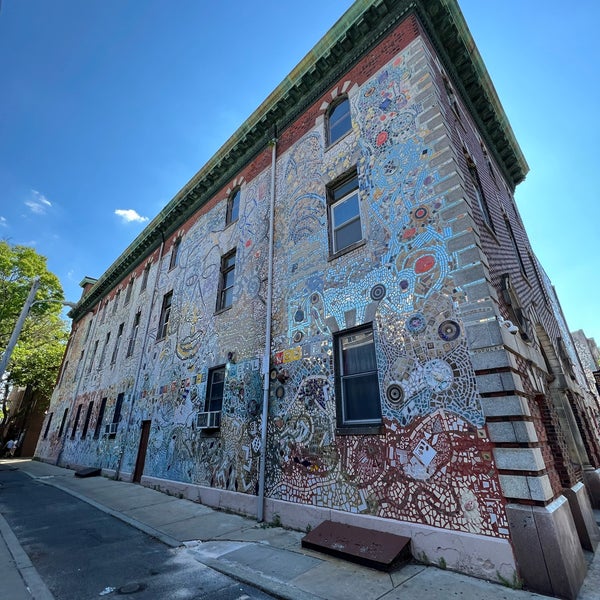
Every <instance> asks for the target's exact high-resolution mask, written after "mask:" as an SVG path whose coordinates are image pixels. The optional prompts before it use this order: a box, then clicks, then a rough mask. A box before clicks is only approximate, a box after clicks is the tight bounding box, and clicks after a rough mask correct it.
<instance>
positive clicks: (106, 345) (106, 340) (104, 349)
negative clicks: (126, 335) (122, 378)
mask: <svg viewBox="0 0 600 600" xmlns="http://www.w3.org/2000/svg"><path fill="white" fill-rule="evenodd" d="M109 343H110V331H107V332H106V338H104V346H102V352H100V360H99V361H98V369H101V368H102V366H103V365H104V361H105V360H106V351H107V349H108V344H109Z"/></svg>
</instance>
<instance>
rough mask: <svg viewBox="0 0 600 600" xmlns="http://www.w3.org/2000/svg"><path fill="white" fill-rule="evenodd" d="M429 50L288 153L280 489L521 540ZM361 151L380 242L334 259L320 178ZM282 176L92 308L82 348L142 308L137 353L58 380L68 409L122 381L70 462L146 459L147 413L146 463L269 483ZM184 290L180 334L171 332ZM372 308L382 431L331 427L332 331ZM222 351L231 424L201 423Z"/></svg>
mask: <svg viewBox="0 0 600 600" xmlns="http://www.w3.org/2000/svg"><path fill="white" fill-rule="evenodd" d="M418 54H422V55H424V50H423V47H422V44H421V42H420V41H418V40H417V41H416V42H413V43H412V44H411V45H410V46H408V47H407V48H406V49H405V50H404V51H403V52H402V53H401V54H399V55H398V57H397V58H396V59H395V60H393V61H391V62H390V63H389V64H388V65H387V66H386V67H385V68H383V69H381V70H380V71H379V72H378V73H377V74H376V75H375V76H373V77H372V78H371V79H370V80H369V81H368V82H366V83H365V84H364V85H362V86H361V87H358V86H355V87H353V88H352V90H353V91H352V93H351V97H350V99H351V106H352V114H353V119H354V122H353V131H352V133H351V134H349V135H347V136H346V137H344V138H343V139H342V140H340V141H338V142H337V143H336V144H335V145H334V146H332V147H331V148H325V146H324V138H323V128H322V126H316V127H315V129H314V130H312V131H310V132H309V133H308V134H306V135H305V136H304V137H303V138H302V139H300V140H299V141H298V142H297V143H296V144H295V145H294V146H293V147H292V148H291V149H290V150H289V151H287V152H286V153H285V154H284V155H282V156H281V157H280V158H279V160H278V164H277V180H276V190H277V206H276V216H275V218H276V222H275V231H276V235H275V257H276V258H275V265H274V273H275V280H274V289H273V294H274V298H273V300H274V303H273V304H274V314H273V338H272V348H271V350H272V364H271V367H272V368H273V369H274V370H273V379H272V381H271V388H270V398H269V401H270V413H269V423H268V446H267V496H268V497H271V498H275V499H280V500H285V501H289V502H295V503H305V504H310V505H315V506H322V507H330V508H333V509H340V510H344V511H350V512H355V513H365V514H371V515H378V516H382V517H387V518H395V519H402V520H406V521H412V522H416V523H426V524H430V525H434V526H438V527H446V528H451V529H455V530H460V531H465V532H473V533H480V534H485V535H492V536H499V537H507V536H508V529H507V522H506V517H505V515H504V509H503V502H502V498H501V493H500V488H499V484H498V481H497V478H496V475H495V467H494V464H493V460H492V454H491V445H490V443H489V441H488V439H487V437H486V432H485V429H484V418H483V414H482V411H481V407H480V404H479V397H478V394H477V390H476V387H475V376H474V373H473V369H472V366H471V363H470V359H469V353H468V348H467V344H466V338H465V331H464V327H463V325H462V323H461V315H460V305H461V302H462V301H463V299H464V293H463V291H461V289H460V288H459V287H457V286H456V285H455V282H454V278H453V273H454V272H455V270H456V269H457V268H458V267H457V264H458V261H457V257H456V256H455V255H454V254H453V253H452V252H450V251H449V250H448V243H449V241H451V239H452V236H453V231H452V227H451V225H450V224H449V223H446V222H444V221H443V220H442V218H441V216H440V213H441V211H442V210H443V209H444V208H446V207H447V206H448V201H447V200H446V197H445V196H444V194H442V193H438V192H436V189H438V187H437V186H438V184H440V183H441V182H442V181H443V179H444V175H443V174H441V173H440V172H439V171H438V170H437V169H436V167H435V166H434V163H435V160H434V159H435V157H436V153H435V151H434V149H433V148H432V147H430V146H429V145H428V144H427V143H426V142H425V139H426V136H427V135H428V133H429V132H428V131H427V129H426V127H425V125H424V124H423V123H422V122H421V117H422V115H423V113H424V107H423V106H422V105H421V104H420V103H419V102H418V101H416V99H415V97H416V96H417V95H418V93H419V91H420V90H421V89H422V88H421V86H422V84H423V81H422V77H423V75H422V72H421V75H419V77H416V76H415V75H414V73H413V72H412V70H411V67H410V66H409V64H414V63H415V62H416V61H415V60H414V59H415V57H416V56H417V55H418ZM353 167H356V168H357V170H358V177H359V185H360V191H361V192H360V193H361V221H362V225H363V232H364V238H365V239H366V243H365V244H364V245H363V246H362V247H359V248H357V249H356V250H354V251H352V252H350V253H348V254H345V255H342V256H340V257H338V258H337V259H334V260H328V255H329V245H328V233H327V231H328V224H327V205H326V197H325V186H326V184H327V183H328V182H329V181H331V180H332V179H334V178H336V177H337V176H339V175H341V174H343V173H344V172H345V171H347V170H349V169H351V168H353ZM269 178H270V173H269V172H268V171H267V172H264V173H262V174H261V175H260V176H258V177H257V178H255V179H254V180H252V181H250V182H242V191H243V193H242V205H241V212H240V219H239V221H238V222H237V223H235V224H234V225H230V226H229V227H225V226H224V223H225V202H221V203H220V204H219V205H218V206H217V207H216V208H214V209H213V210H211V211H210V212H208V213H207V214H204V215H201V216H199V217H198V219H197V221H196V222H195V223H193V224H191V225H190V227H189V228H188V229H187V231H186V232H185V235H183V237H182V242H181V249H180V258H179V263H178V266H177V267H176V268H174V269H171V270H169V268H168V266H169V261H168V255H166V256H165V259H164V260H163V261H162V262H161V263H160V265H159V267H158V268H157V267H156V266H155V267H154V273H155V275H156V277H157V280H156V284H155V283H154V281H151V282H150V283H149V285H148V290H147V291H146V292H144V293H143V294H142V293H141V292H138V291H136V292H135V295H134V300H133V301H132V302H131V303H130V304H129V305H127V306H124V305H123V306H118V307H117V309H116V310H115V313H114V314H113V315H111V316H110V317H109V318H107V319H106V320H105V321H102V322H100V318H98V321H99V322H98V324H97V326H96V327H95V329H94V333H93V335H92V336H91V339H92V341H90V342H88V344H87V346H86V345H85V344H84V343H83V342H82V339H81V338H79V339H78V341H76V343H75V345H74V347H73V349H72V350H71V351H70V352H71V356H75V357H77V355H78V352H79V348H80V347H81V348H83V347H87V351H88V352H89V348H90V344H91V343H92V342H93V340H95V339H98V340H103V339H105V336H106V334H107V332H108V331H113V332H114V330H115V329H116V326H117V325H118V324H119V323H120V322H123V323H125V331H126V332H127V331H129V330H130V328H131V323H132V321H133V318H134V315H135V314H136V312H138V311H139V312H141V315H142V317H141V321H142V323H144V324H145V323H148V334H147V336H146V339H145V340H140V343H138V344H137V345H136V348H135V352H133V353H132V355H131V356H130V357H128V358H122V357H121V358H119V360H118V361H117V364H116V365H115V366H114V367H113V368H111V369H108V368H106V369H96V368H93V369H92V370H91V372H90V373H89V374H85V376H83V377H82V378H81V382H80V383H77V384H75V383H73V384H72V385H69V386H67V387H66V388H64V389H62V390H58V391H57V392H56V393H55V397H54V399H53V406H54V407H55V408H56V412H57V416H56V417H55V418H58V412H60V410H61V407H62V406H63V405H68V404H70V403H71V402H72V399H73V398H75V397H76V398H77V401H76V402H75V406H77V405H78V404H82V405H84V406H86V405H87V403H88V402H89V401H90V400H93V402H94V406H95V407H97V406H98V405H99V403H100V400H101V398H103V397H107V398H108V404H107V412H106V415H107V416H106V417H105V420H104V422H105V423H106V422H109V421H110V419H111V415H112V412H111V411H112V410H114V408H113V407H114V402H115V398H116V396H117V395H118V394H119V393H125V394H126V397H125V402H124V405H123V409H122V417H121V421H120V423H119V430H118V432H117V434H116V435H115V437H114V439H111V438H108V437H106V436H100V438H99V439H97V440H92V439H90V438H89V437H88V438H86V439H85V440H83V439H80V436H76V438H75V439H73V440H70V439H66V443H65V447H64V452H63V457H62V458H63V463H65V462H67V463H68V462H71V463H74V464H86V465H95V466H101V467H104V468H110V469H117V468H118V469H120V470H121V471H122V472H124V473H132V472H133V470H134V467H135V461H136V456H137V449H138V444H139V431H140V426H141V423H142V421H145V420H150V421H151V431H150V440H149V446H148V452H147V458H146V465H145V470H144V473H145V474H146V475H150V476H153V477H159V478H165V479H170V480H176V481H182V482H190V483H197V484H201V485H206V486H212V487H216V488H220V489H227V490H234V491H238V492H242V493H248V494H255V493H256V489H257V472H258V459H259V452H260V412H261V406H260V405H261V401H262V389H261V387H262V381H261V364H260V362H261V361H260V359H259V357H260V356H262V353H263V344H264V323H265V291H266V288H265V284H266V270H267V264H266V260H265V259H266V253H267V207H268V204H269V195H270V190H269ZM232 248H237V256H236V271H235V288H234V289H235V292H234V294H235V295H234V302H233V307H232V308H231V309H230V310H228V311H225V312H223V313H220V314H215V301H216V295H217V284H218V279H219V265H220V258H221V256H223V255H224V254H225V253H227V252H229V251H230V250H231V249H232ZM167 251H168V249H167ZM170 290H173V307H172V312H171V315H172V317H171V321H170V324H169V332H168V335H167V338H166V339H164V340H162V341H157V340H156V334H157V331H158V321H159V313H160V305H161V302H162V298H163V297H164V295H165V294H166V293H168V292H169V291H170ZM150 311H151V312H150ZM149 315H150V318H149ZM369 322H372V323H373V324H374V336H375V344H376V353H377V364H378V371H379V386H380V397H381V404H382V414H383V425H384V433H383V434H380V435H365V436H358V435H337V434H336V402H335V391H334V370H333V348H332V339H333V333H334V332H336V331H338V330H341V329H345V328H349V327H353V326H356V325H360V324H363V323H369ZM113 335H114V333H113ZM113 339H114V338H113ZM125 345H126V344H125ZM230 353H231V355H232V357H233V360H228V358H227V357H228V355H229V354H230ZM225 363H227V369H226V379H225V395H224V401H223V414H222V421H221V428H220V431H219V432H217V433H216V434H215V433H213V434H207V433H206V432H202V431H199V430H197V428H196V427H195V418H196V414H197V413H198V412H199V411H202V410H204V402H205V397H206V386H207V377H208V372H209V369H210V368H211V367H213V366H215V365H220V364H225ZM283 371H284V372H285V373H281V375H282V376H281V377H280V378H277V374H278V373H279V372H283ZM73 381H74V380H73ZM78 381H79V380H78ZM96 410H97V409H94V413H93V417H92V422H91V424H90V427H93V426H94V420H95V419H96V418H97V412H96ZM126 431H129V432H130V434H129V436H126V435H125V432H126ZM59 445H60V444H58V442H57V437H56V432H55V431H54V433H52V434H51V435H50V436H49V439H48V440H46V441H43V442H41V444H40V446H39V447H38V454H39V455H40V456H42V457H44V456H46V457H49V456H51V455H52V453H53V452H55V451H53V450H52V448H53V447H54V448H56V447H58V446H59Z"/></svg>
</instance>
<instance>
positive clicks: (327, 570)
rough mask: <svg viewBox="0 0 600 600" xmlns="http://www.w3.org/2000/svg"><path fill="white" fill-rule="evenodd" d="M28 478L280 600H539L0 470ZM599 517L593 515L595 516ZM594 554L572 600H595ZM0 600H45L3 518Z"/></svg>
mask: <svg viewBox="0 0 600 600" xmlns="http://www.w3.org/2000/svg"><path fill="white" fill-rule="evenodd" d="M0 468H17V469H19V470H20V471H22V472H24V473H26V474H28V475H29V476H30V477H32V478H34V479H36V480H38V481H40V482H42V483H45V484H47V485H52V486H54V487H57V488H59V489H61V490H64V491H65V492H67V493H69V494H71V495H73V496H76V497H77V498H80V499H81V500H84V501H85V502H88V503H89V504H91V505H93V506H95V507H97V508H99V509H100V510H102V511H104V512H106V513H108V514H111V515H113V516H115V517H117V518H119V519H121V520H122V521H125V522H126V523H129V524H130V525H132V526H134V527H137V528H138V529H140V530H142V531H145V532H146V533H148V534H150V535H152V536H154V537H156V538H158V539H160V540H161V541H162V542H164V543H165V544H167V545H169V546H171V547H174V548H179V549H180V550H179V551H180V552H182V553H186V554H187V555H189V556H192V557H193V558H195V559H196V560H198V561H199V562H200V563H202V564H204V565H207V566H209V567H211V568H213V569H215V570H217V571H220V572H221V573H224V574H225V575H229V576H230V577H233V578H235V579H237V580H239V581H242V582H244V583H248V584H250V585H253V586H255V587H257V588H259V589H261V590H263V591H264V592H266V593H268V594H270V595H272V596H274V597H276V598H280V599H283V600H338V599H339V600H348V599H349V598H360V599H361V600H400V599H401V600H438V599H439V598H444V597H445V598H458V597H460V598H461V599H462V600H481V599H483V598H485V599H486V600H488V599H489V600H533V599H537V600H543V599H544V598H547V596H541V595H539V594H534V593H532V592H528V591H524V590H514V589H512V588H509V587H504V586H501V585H498V584H494V583H490V582H487V581H482V580H479V579H475V578H472V577H467V576H465V575H461V574H459V573H453V572H450V571H446V570H442V569H439V568H436V567H432V566H425V565H423V564H416V563H409V564H406V565H403V566H400V567H399V568H397V569H396V570H394V571H392V572H391V573H383V572H380V571H376V570H374V569H370V568H367V567H362V566H359V565H355V564H353V563H349V562H346V561H343V560H340V559H337V558H334V557H331V556H327V555H325V554H321V553H318V552H313V551H311V550H307V549H304V548H302V547H301V539H302V537H303V536H304V532H298V531H291V530H288V529H283V528H281V527H272V526H269V525H265V524H258V523H256V521H255V520H253V519H250V518H246V517H242V516H239V515H235V514H231V513H227V512H224V511H219V510H213V509H211V508H208V507H206V506H203V505H201V504H197V503H195V502H191V501H189V500H181V499H179V498H175V497H173V496H168V495H165V494H163V493H161V492H157V491H155V490H152V489H149V488H145V487H142V486H140V485H136V484H132V483H125V482H122V481H114V480H111V479H107V478H105V477H90V478H83V479H82V478H77V477H74V472H73V471H72V470H69V469H63V468H59V467H55V466H53V465H48V464H45V463H42V462H38V461H32V460H28V459H10V460H1V461H0ZM598 516H599V517H600V515H598ZM598 590H600V552H598V553H596V557H595V559H594V560H593V561H592V562H591V564H590V570H589V572H588V576H587V579H586V581H585V584H584V586H583V588H582V590H581V593H580V594H579V597H578V600H597V599H598V598H600V593H599V592H598ZM0 597H7V598H8V597H10V598H11V600H31V599H32V598H33V599H35V600H52V594H51V593H50V592H49V590H48V589H47V588H46V586H45V585H44V582H43V581H42V580H41V579H40V577H39V575H38V574H37V572H36V571H35V568H34V567H33V565H32V564H31V562H30V561H29V558H28V557H27V555H26V554H25V552H24V551H23V549H22V548H21V546H20V545H19V543H18V541H17V539H16V537H15V536H14V534H13V532H12V531H11V530H10V527H9V526H8V524H7V523H6V521H5V520H4V519H3V518H2V517H1V516H0Z"/></svg>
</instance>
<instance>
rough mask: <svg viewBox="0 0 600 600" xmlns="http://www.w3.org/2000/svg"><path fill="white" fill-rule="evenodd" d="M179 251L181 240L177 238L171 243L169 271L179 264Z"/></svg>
mask: <svg viewBox="0 0 600 600" xmlns="http://www.w3.org/2000/svg"><path fill="white" fill-rule="evenodd" d="M180 249H181V238H180V237H178V238H176V239H175V240H174V241H173V245H172V246H171V256H170V258H169V271H170V270H171V269H174V268H175V267H176V266H177V265H178V264H179V250H180Z"/></svg>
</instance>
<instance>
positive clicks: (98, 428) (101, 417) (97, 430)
mask: <svg viewBox="0 0 600 600" xmlns="http://www.w3.org/2000/svg"><path fill="white" fill-rule="evenodd" d="M105 410H106V398H102V400H101V402H100V408H99V409H98V418H97V419H96V427H95V428H94V439H95V440H97V439H98V437H99V436H100V431H101V430H102V421H104V411H105Z"/></svg>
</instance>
